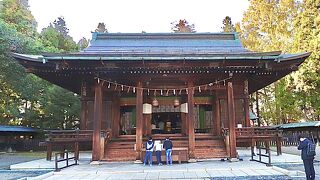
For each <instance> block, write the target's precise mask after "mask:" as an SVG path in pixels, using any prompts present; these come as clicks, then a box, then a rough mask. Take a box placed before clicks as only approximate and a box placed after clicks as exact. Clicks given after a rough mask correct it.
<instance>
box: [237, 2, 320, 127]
mask: <svg viewBox="0 0 320 180" xmlns="http://www.w3.org/2000/svg"><path fill="white" fill-rule="evenodd" d="M319 3H320V1H319V0H305V1H296V0H280V1H279V0H270V1H260V0H251V1H250V7H249V9H248V11H247V12H245V14H244V18H243V20H242V29H241V28H239V27H240V26H238V27H237V31H239V32H240V37H241V38H242V40H243V43H244V45H245V46H246V47H247V48H249V49H251V50H256V51H274V50H282V51H283V52H285V53H286V52H288V53H299V52H306V51H309V52H313V53H312V55H311V56H310V58H308V59H307V60H306V62H305V63H303V65H302V66H301V67H300V69H299V71H297V72H295V73H292V74H291V75H288V76H287V77H285V78H284V79H282V80H280V81H278V82H276V83H274V84H272V85H270V86H269V87H267V88H265V89H263V90H262V91H261V92H260V94H261V96H260V97H261V101H262V103H261V112H260V114H261V118H262V119H263V120H264V121H265V122H267V123H273V124H278V123H287V122H288V121H289V120H296V121H297V120H300V119H302V118H304V119H309V120H320V119H319V118H320V117H319V114H320V112H319V108H320V103H319V100H320V98H319V94H320V92H319V91H320V87H319V85H320V76H319V72H320V64H319V57H320V55H319V52H320V51H319V50H320V49H319V47H320V33H319V32H320V27H319V25H320V17H319V10H318V8H317V6H318V5H319Z"/></svg>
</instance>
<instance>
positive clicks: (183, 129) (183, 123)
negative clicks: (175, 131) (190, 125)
mask: <svg viewBox="0 0 320 180" xmlns="http://www.w3.org/2000/svg"><path fill="white" fill-rule="evenodd" d="M180 116H181V134H186V132H187V130H186V129H187V126H186V123H187V121H186V113H181V114H180Z"/></svg>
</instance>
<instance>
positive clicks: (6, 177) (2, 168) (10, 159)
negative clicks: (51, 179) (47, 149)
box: [0, 153, 50, 180]
mask: <svg viewBox="0 0 320 180" xmlns="http://www.w3.org/2000/svg"><path fill="white" fill-rule="evenodd" d="M41 158H43V157H41V156H38V155H37V154H36V153H35V154H31V155H30V154H20V153H0V179H1V180H15V179H19V178H23V177H34V176H39V175H41V174H45V173H47V172H50V171H48V170H27V171H21V170H9V167H10V165H12V164H17V163H21V162H27V161H32V160H36V159H41Z"/></svg>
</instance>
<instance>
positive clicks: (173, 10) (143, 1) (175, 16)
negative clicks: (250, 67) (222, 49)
mask: <svg viewBox="0 0 320 180" xmlns="http://www.w3.org/2000/svg"><path fill="white" fill-rule="evenodd" d="M29 5H30V10H31V12H32V14H33V15H34V17H35V19H36V21H37V22H38V31H39V32H41V30H42V29H43V28H45V27H47V26H48V25H49V24H50V22H53V21H54V20H55V19H57V17H59V16H63V17H64V19H65V21H66V24H67V27H68V28H69V30H70V31H69V35H70V36H72V37H73V38H74V40H75V41H76V42H77V41H79V40H80V39H81V38H82V37H85V38H87V39H91V31H94V30H95V29H96V27H97V25H98V23H99V22H104V23H105V24H106V27H107V29H108V32H110V33H119V32H120V33H140V32H142V31H145V32H147V33H155V32H172V31H171V22H174V21H178V20H179V19H186V20H187V21H188V22H189V23H190V24H194V25H195V30H196V31H197V32H220V31H221V27H222V20H223V19H224V17H225V16H230V17H231V19H232V22H233V23H236V22H241V19H242V16H243V13H244V11H246V10H247V8H248V6H249V2H248V0H197V1H196V0H29Z"/></svg>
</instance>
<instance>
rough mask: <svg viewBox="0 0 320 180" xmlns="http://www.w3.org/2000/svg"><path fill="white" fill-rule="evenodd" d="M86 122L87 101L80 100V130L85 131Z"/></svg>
mask: <svg viewBox="0 0 320 180" xmlns="http://www.w3.org/2000/svg"><path fill="white" fill-rule="evenodd" d="M87 121H88V105H87V101H86V100H84V99H81V113H80V129H81V130H86V129H87Z"/></svg>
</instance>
